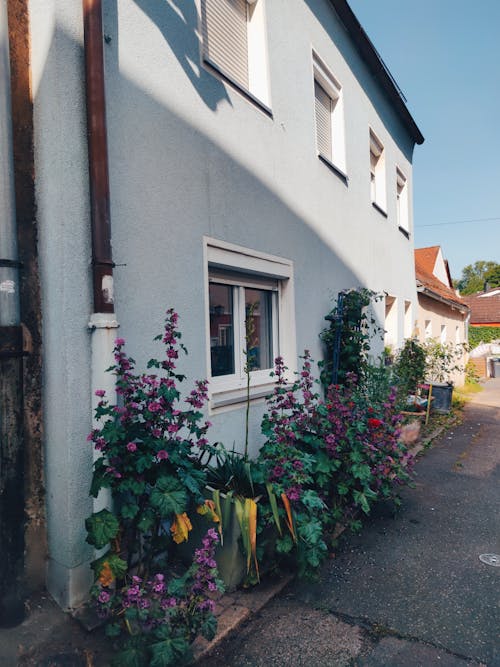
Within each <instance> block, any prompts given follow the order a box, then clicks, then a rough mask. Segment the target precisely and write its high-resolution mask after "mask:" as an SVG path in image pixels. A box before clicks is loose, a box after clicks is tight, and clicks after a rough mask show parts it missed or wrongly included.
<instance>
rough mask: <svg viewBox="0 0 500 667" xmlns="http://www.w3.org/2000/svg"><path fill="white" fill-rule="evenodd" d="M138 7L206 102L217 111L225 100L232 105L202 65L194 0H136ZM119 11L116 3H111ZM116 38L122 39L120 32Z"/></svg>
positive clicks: (111, 7)
mask: <svg viewBox="0 0 500 667" xmlns="http://www.w3.org/2000/svg"><path fill="white" fill-rule="evenodd" d="M134 2H135V4H136V5H137V6H138V7H139V8H140V9H141V10H142V11H143V12H144V14H145V15H146V16H148V18H149V19H150V20H151V21H152V22H153V23H154V24H155V25H156V27H157V28H158V30H159V31H160V32H161V34H162V35H163V37H164V39H165V41H166V43H167V44H168V46H169V48H170V49H171V50H172V52H173V53H174V55H175V57H176V58H177V60H178V62H179V64H180V65H181V67H182V69H183V70H184V73H185V74H186V77H187V78H188V79H189V80H190V81H191V83H192V84H193V88H194V89H195V90H196V92H197V93H198V95H199V96H200V98H201V99H202V100H203V102H204V103H205V104H206V105H207V107H209V109H211V110H212V111H215V110H216V109H217V106H218V104H219V103H220V102H221V101H225V102H227V103H228V104H231V100H230V99H229V96H228V95H227V93H226V89H225V87H224V85H223V84H222V83H221V82H220V81H219V80H218V79H216V78H215V77H214V76H211V75H210V74H209V73H208V72H207V71H206V70H205V69H203V67H200V66H199V62H200V50H201V41H200V37H199V34H200V31H199V17H198V11H197V8H196V3H195V2H194V0H170V1H169V2H167V0H161V1H160V2H158V1H155V0H134ZM109 9H110V11H111V12H116V11H117V9H116V2H115V1H113V2H112V3H110V8H109ZM116 38H117V39H119V34H118V30H117V31H116Z"/></svg>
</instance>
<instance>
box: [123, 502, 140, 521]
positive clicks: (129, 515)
mask: <svg viewBox="0 0 500 667" xmlns="http://www.w3.org/2000/svg"><path fill="white" fill-rule="evenodd" d="M138 511H139V505H123V507H122V508H121V510H120V514H121V515H122V517H123V518H124V519H133V518H134V517H135V516H137V512H138Z"/></svg>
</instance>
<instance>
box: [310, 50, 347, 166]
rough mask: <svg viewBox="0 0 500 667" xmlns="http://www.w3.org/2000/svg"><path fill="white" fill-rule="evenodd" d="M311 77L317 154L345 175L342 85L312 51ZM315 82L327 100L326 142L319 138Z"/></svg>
mask: <svg viewBox="0 0 500 667" xmlns="http://www.w3.org/2000/svg"><path fill="white" fill-rule="evenodd" d="M313 78H314V104H315V131H316V149H317V151H318V155H319V156H320V157H322V158H323V159H325V160H326V161H327V162H329V163H330V164H332V165H333V166H334V167H335V168H336V169H337V170H338V171H340V172H341V174H342V175H344V176H345V175H346V149H345V123H344V95H343V91H342V86H341V85H340V83H339V82H338V80H337V79H336V78H335V77H334V76H333V74H332V73H331V72H330V70H329V69H328V67H327V66H326V65H325V63H324V62H323V61H322V60H321V58H320V57H319V56H318V55H317V54H316V53H315V52H314V51H313ZM316 84H317V85H319V86H320V88H321V89H322V91H323V93H324V94H325V97H326V98H327V99H328V100H329V110H325V112H326V114H328V116H329V118H328V121H327V122H328V123H329V127H328V130H327V135H328V136H327V137H326V143H328V144H329V145H325V146H322V144H324V143H325V142H323V141H321V139H320V136H319V135H320V132H319V127H318V111H317V105H318V98H317V95H316Z"/></svg>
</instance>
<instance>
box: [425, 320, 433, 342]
mask: <svg viewBox="0 0 500 667" xmlns="http://www.w3.org/2000/svg"><path fill="white" fill-rule="evenodd" d="M431 338H432V320H425V321H424V340H430V339H431Z"/></svg>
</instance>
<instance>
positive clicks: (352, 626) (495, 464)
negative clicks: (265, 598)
mask: <svg viewBox="0 0 500 667" xmlns="http://www.w3.org/2000/svg"><path fill="white" fill-rule="evenodd" d="M416 471H417V480H416V488H414V489H405V490H404V492H403V494H402V495H403V508H402V510H401V511H400V512H399V513H398V514H397V515H396V516H393V514H392V513H391V511H389V510H388V508H384V507H383V506H380V509H379V511H378V512H377V515H376V516H373V517H371V518H370V520H369V521H368V522H367V524H366V526H365V527H364V529H363V531H362V532H361V534H360V535H359V536H346V537H345V538H344V539H343V540H342V545H341V547H340V548H339V551H338V553H337V554H336V557H335V558H334V559H332V560H331V561H330V562H329V563H328V564H327V565H326V566H325V568H324V571H323V578H322V581H321V582H320V583H319V584H317V585H310V584H304V583H295V584H293V585H291V586H289V587H288V589H287V591H286V594H284V595H282V596H281V597H280V598H279V599H276V600H275V601H274V602H272V603H271V604H270V605H268V606H267V607H266V608H265V610H264V611H263V612H262V613H261V615H260V617H257V618H255V619H254V620H252V621H251V622H249V623H247V624H246V625H245V627H244V628H243V629H242V631H240V632H239V633H238V635H237V636H235V637H234V638H233V639H231V640H229V641H228V642H227V643H226V644H225V645H223V646H222V647H221V648H220V649H218V651H216V652H215V653H214V654H213V656H212V657H211V658H210V659H207V660H205V661H202V663H200V664H201V665H202V667H226V666H228V665H230V666H232V667H244V666H245V667H250V666H251V667H259V666H262V667H264V666H265V665H270V664H273V665H275V666H276V667H280V666H283V667H284V666H286V667H296V666H297V667H298V666H300V665H307V666H308V667H341V666H344V665H345V666H346V667H347V666H354V665H358V666H364V667H432V666H433V665H441V666H443V665H445V666H446V667H460V666H463V667H465V666H466V665H469V666H472V665H476V666H477V665H487V667H498V666H500V568H499V567H492V566H489V565H485V564H483V563H482V562H481V561H480V560H479V555H480V554H484V553H496V554H500V541H499V540H500V534H499V533H500V531H499V528H500V525H499V524H500V485H499V482H500V379H494V380H490V381H488V382H487V383H486V384H485V390H484V391H483V392H482V393H480V394H477V395H476V396H475V397H474V399H473V402H472V403H471V404H469V405H468V406H467V407H466V410H465V420H464V423H463V424H462V425H460V426H458V427H456V428H455V429H454V431H453V432H451V433H448V434H446V435H445V436H444V437H443V438H441V439H440V440H438V441H437V442H436V443H435V444H434V446H433V447H432V449H431V450H430V451H429V452H427V453H426V454H425V456H423V457H422V459H421V460H420V461H419V463H418V464H417V468H416Z"/></svg>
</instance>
